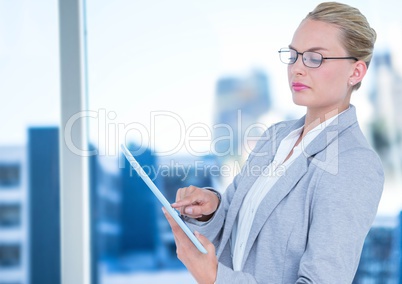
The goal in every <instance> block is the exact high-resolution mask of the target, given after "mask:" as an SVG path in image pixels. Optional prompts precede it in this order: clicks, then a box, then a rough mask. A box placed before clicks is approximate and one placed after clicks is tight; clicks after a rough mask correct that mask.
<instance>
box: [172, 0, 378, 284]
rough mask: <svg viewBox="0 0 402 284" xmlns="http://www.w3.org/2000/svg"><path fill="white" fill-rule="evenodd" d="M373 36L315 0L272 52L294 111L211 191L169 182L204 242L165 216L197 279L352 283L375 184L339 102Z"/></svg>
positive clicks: (357, 80) (343, 12)
mask: <svg viewBox="0 0 402 284" xmlns="http://www.w3.org/2000/svg"><path fill="white" fill-rule="evenodd" d="M375 39H376V33H375V31H374V30H373V29H372V28H371V27H370V25H369V24H368V22H367V20H366V18H365V17H364V16H363V15H362V14H361V13H360V11H359V10H357V9H355V8H353V7H350V6H348V5H344V4H340V3H335V2H328V3H322V4H320V5H318V6H317V7H316V8H315V10H314V11H312V12H311V13H309V14H308V15H307V17H306V18H305V19H304V20H303V21H302V22H301V23H300V25H299V27H298V28H297V30H296V31H295V33H294V36H293V39H292V41H291V44H290V45H289V47H287V48H283V49H281V50H280V51H279V54H280V59H281V61H282V62H283V63H285V64H288V78H289V87H290V89H291V91H292V95H293V101H294V103H295V104H297V105H301V106H305V107H306V109H307V112H306V115H305V116H304V117H302V118H301V119H299V120H296V121H286V122H281V123H278V124H275V125H273V126H272V127H270V128H269V129H268V130H267V131H266V132H265V133H264V135H263V137H262V138H261V140H260V141H259V142H258V143H257V145H256V147H255V149H254V150H253V152H252V153H251V154H250V156H249V158H248V160H247V162H246V165H245V166H244V167H243V169H242V171H241V173H240V174H239V175H237V176H236V177H235V179H234V181H233V183H232V184H231V185H230V186H229V187H228V188H227V190H226V191H225V193H224V194H223V195H222V196H220V195H219V193H217V192H216V191H214V190H211V189H205V188H204V189H202V188H197V187H194V186H190V187H187V188H181V189H179V190H178V192H177V198H176V202H175V203H174V204H172V206H173V207H174V208H176V209H178V210H180V211H181V213H182V214H183V215H184V216H185V217H184V218H185V219H186V221H187V223H188V224H189V226H191V227H192V229H194V230H195V231H196V232H195V234H196V236H197V237H198V238H199V240H200V241H201V243H202V244H203V245H204V246H205V248H206V249H207V251H208V253H207V254H202V253H200V252H199V251H198V250H197V249H196V248H195V247H194V246H193V245H192V243H191V242H190V241H189V240H188V238H187V237H186V236H185V235H184V233H183V232H182V231H181V230H180V228H179V227H178V226H177V224H176V223H175V222H174V221H173V220H172V218H170V216H169V215H168V214H165V215H166V217H167V219H168V221H169V223H170V225H171V227H172V230H173V233H174V236H175V240H176V245H177V254H178V257H179V259H180V260H181V261H182V262H183V263H184V264H185V265H186V267H187V269H188V270H189V271H190V272H191V273H192V275H193V276H194V278H195V279H196V280H197V282H198V283H214V282H215V283H285V284H289V283H320V284H321V283H325V284H328V283H351V282H352V280H353V278H354V275H355V273H356V269H357V266H358V263H359V259H360V254H361V250H362V246H363V243H364V239H365V237H366V235H367V233H368V231H369V229H370V227H371V225H372V222H373V220H374V217H375V215H376V212H377V207H378V203H379V201H380V198H381V194H382V189H383V183H384V174H383V169H382V165H381V162H380V160H379V158H378V156H377V155H376V154H375V152H374V151H373V150H372V149H371V148H370V146H369V145H368V143H367V141H366V139H365V138H364V136H363V134H362V132H361V130H360V128H359V125H358V122H357V119H356V112H355V108H354V106H353V105H351V104H350V98H351V94H352V92H353V91H354V90H357V89H358V88H359V87H360V85H361V81H362V80H363V78H364V76H365V74H366V71H367V68H368V66H369V63H370V60H371V57H372V53H373V47H374V42H375ZM198 232H200V233H198Z"/></svg>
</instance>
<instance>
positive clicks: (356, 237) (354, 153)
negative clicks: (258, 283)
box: [296, 147, 384, 284]
mask: <svg viewBox="0 0 402 284" xmlns="http://www.w3.org/2000/svg"><path fill="white" fill-rule="evenodd" d="M317 171H319V172H320V176H319V177H318V178H317V182H316V186H315V189H314V193H313V197H312V201H311V208H310V227H309V232H308V242H307V246H306V251H305V253H304V254H303V256H302V259H301V262H300V267H299V272H298V280H297V282H296V283H299V284H301V283H352V281H353V278H354V275H355V273H356V270H357V267H358V264H359V260H360V254H361V251H362V247H363V244H364V239H365V237H366V235H367V233H368V231H369V230H370V227H371V225H372V223H373V221H374V218H375V216H376V213H377V208H378V204H379V201H380V198H381V194H382V190H383V184H384V173H383V168H382V165H381V161H380V160H379V158H378V156H377V155H376V154H375V152H373V151H372V150H371V149H367V148H364V147H361V148H353V149H349V150H347V151H345V152H342V153H339V154H338V155H336V157H333V158H332V160H331V162H329V163H327V167H326V168H323V169H317Z"/></svg>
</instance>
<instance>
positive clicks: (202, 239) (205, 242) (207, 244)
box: [194, 231, 215, 253]
mask: <svg viewBox="0 0 402 284" xmlns="http://www.w3.org/2000/svg"><path fill="white" fill-rule="evenodd" d="M194 235H195V236H196V237H197V239H198V240H199V241H200V243H201V244H202V245H203V246H204V247H205V248H206V249H207V250H208V251H210V250H211V249H212V250H213V251H214V253H215V246H214V245H213V243H211V242H210V241H209V240H208V239H207V237H205V236H204V235H202V234H201V233H199V232H198V231H194Z"/></svg>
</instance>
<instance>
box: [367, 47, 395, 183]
mask: <svg viewBox="0 0 402 284" xmlns="http://www.w3.org/2000/svg"><path fill="white" fill-rule="evenodd" d="M391 56H392V55H391V53H390V52H389V51H384V52H381V53H379V54H375V56H374V58H373V61H372V63H371V64H372V65H373V66H371V68H372V69H373V70H374V72H373V73H374V79H373V82H372V83H373V88H372V93H371V96H370V99H371V102H372V104H373V106H374V116H373V118H372V125H371V132H372V141H373V145H374V147H375V149H376V151H377V152H378V153H379V155H380V156H381V159H382V161H383V163H384V166H385V169H386V171H387V173H388V174H390V176H393V177H394V178H398V179H400V178H401V173H402V112H401V108H402V78H401V76H400V75H399V74H398V72H397V71H396V69H395V68H394V66H393V65H392V58H391Z"/></svg>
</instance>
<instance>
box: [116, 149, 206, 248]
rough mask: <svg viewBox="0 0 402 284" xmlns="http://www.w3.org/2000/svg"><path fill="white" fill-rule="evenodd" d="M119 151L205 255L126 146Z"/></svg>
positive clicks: (195, 239)
mask: <svg viewBox="0 0 402 284" xmlns="http://www.w3.org/2000/svg"><path fill="white" fill-rule="evenodd" d="M120 146H121V150H122V152H123V154H124V156H126V158H127V160H128V161H129V162H130V165H131V166H132V167H133V169H134V170H135V171H136V172H137V173H138V175H139V176H140V177H141V178H142V180H143V181H144V182H145V183H146V184H147V185H148V187H149V189H150V190H151V191H152V192H153V194H154V195H155V196H156V197H157V198H158V200H159V201H160V202H161V203H162V205H163V207H165V209H166V211H167V212H168V213H169V214H170V216H172V217H173V219H175V221H176V222H177V224H179V226H180V227H181V228H182V230H183V231H184V233H186V235H187V236H188V237H189V238H190V240H191V241H192V242H193V244H194V245H195V246H196V247H197V248H198V250H199V251H200V252H202V253H207V250H206V249H205V248H204V247H203V246H202V244H201V243H200V241H199V240H198V239H197V238H196V237H195V235H194V234H193V232H192V231H191V230H190V228H189V227H188V226H187V225H186V224H185V223H184V221H183V220H182V219H181V218H180V215H179V213H178V212H177V211H176V210H175V209H174V208H173V207H172V206H170V203H169V201H168V200H167V199H166V197H165V196H164V195H163V194H162V193H161V192H160V190H159V189H158V188H157V187H156V185H155V184H154V182H153V181H152V180H151V179H150V178H149V176H148V175H147V174H146V173H145V171H144V170H143V169H142V167H141V165H140V164H139V163H138V162H137V160H136V159H135V158H134V157H133V155H132V154H131V152H130V151H129V150H128V149H127V147H126V145H124V144H121V145H120Z"/></svg>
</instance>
